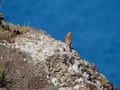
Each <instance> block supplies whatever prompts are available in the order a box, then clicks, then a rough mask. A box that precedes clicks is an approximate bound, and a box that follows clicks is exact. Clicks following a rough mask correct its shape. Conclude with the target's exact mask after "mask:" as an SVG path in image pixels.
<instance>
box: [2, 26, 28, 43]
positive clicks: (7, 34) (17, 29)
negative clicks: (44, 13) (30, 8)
mask: <svg viewBox="0 0 120 90" xmlns="http://www.w3.org/2000/svg"><path fill="white" fill-rule="evenodd" d="M29 30H30V27H21V26H14V25H12V24H8V28H7V29H6V30H5V29H3V28H1V27H0V39H5V40H7V41H8V42H10V41H11V40H12V39H13V38H15V37H16V36H18V35H22V34H24V33H26V32H27V31H29Z"/></svg>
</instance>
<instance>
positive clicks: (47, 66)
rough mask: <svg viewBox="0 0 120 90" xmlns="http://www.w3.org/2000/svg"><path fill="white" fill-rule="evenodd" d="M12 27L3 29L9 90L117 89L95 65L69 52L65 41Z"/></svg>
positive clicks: (0, 60) (0, 40) (0, 56)
mask: <svg viewBox="0 0 120 90" xmlns="http://www.w3.org/2000/svg"><path fill="white" fill-rule="evenodd" d="M10 27H12V28H9V29H10V30H8V31H7V33H6V32H5V31H3V32H0V67H2V68H3V67H4V68H5V76H4V83H5V85H4V88H6V90H13V88H14V90H30V89H37V90H50V89H51V90H117V88H116V87H115V86H114V85H113V84H112V83H111V82H109V81H108V80H107V79H106V78H105V77H104V76H103V75H102V74H101V73H99V72H98V70H97V68H96V67H95V65H94V64H91V63H89V62H88V61H86V60H84V59H83V58H81V56H80V55H79V54H78V53H77V51H75V50H74V49H73V50H72V51H69V48H68V46H67V45H66V44H65V43H64V42H61V41H58V40H55V39H54V38H52V37H51V36H50V35H48V34H46V33H45V32H44V31H41V30H35V29H33V28H28V27H20V26H19V27H16V26H14V25H13V26H10ZM14 29H15V30H17V31H19V32H20V34H16V33H15V32H14V31H13V30H14ZM24 30H25V31H24ZM8 34H10V35H8ZM7 35H8V36H9V37H8V36H7ZM12 40H13V41H14V42H11V41H12ZM1 75H2V73H1ZM1 75H0V76H1ZM2 83H3V82H2ZM0 85H1V82H0Z"/></svg>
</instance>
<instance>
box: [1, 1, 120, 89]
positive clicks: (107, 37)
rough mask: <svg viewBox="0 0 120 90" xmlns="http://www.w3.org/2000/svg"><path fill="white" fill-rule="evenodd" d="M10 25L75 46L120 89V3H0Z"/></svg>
mask: <svg viewBox="0 0 120 90" xmlns="http://www.w3.org/2000/svg"><path fill="white" fill-rule="evenodd" d="M0 8H1V9H0V12H2V13H3V14H4V16H5V20H6V21H7V22H11V23H13V24H15V25H21V26H31V27H34V28H37V29H43V30H45V31H46V32H47V33H48V34H50V35H51V36H53V37H54V38H55V39H57V40H61V41H63V42H64V41H65V40H64V39H65V35H66V34H67V32H72V33H73V43H72V46H73V48H74V49H76V50H77V51H78V52H79V54H80V55H81V56H82V57H83V58H84V59H86V60H88V61H89V62H91V63H94V64H95V65H96V66H97V68H98V70H99V71H100V72H101V73H102V74H104V75H105V77H106V78H107V79H108V80H109V81H111V82H112V83H113V84H114V85H116V86H117V87H118V88H120V0H0Z"/></svg>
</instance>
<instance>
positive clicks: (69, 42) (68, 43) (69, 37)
mask: <svg viewBox="0 0 120 90" xmlns="http://www.w3.org/2000/svg"><path fill="white" fill-rule="evenodd" d="M66 44H67V45H68V46H69V50H70V51H71V50H72V45H71V44H72V33H71V32H68V34H67V35H66Z"/></svg>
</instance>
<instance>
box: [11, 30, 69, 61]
mask: <svg viewBox="0 0 120 90" xmlns="http://www.w3.org/2000/svg"><path fill="white" fill-rule="evenodd" d="M13 47H14V48H17V49H20V50H21V51H24V52H26V53H28V54H29V55H30V56H31V57H32V58H33V60H34V61H36V62H37V61H44V60H46V59H47V58H48V57H49V56H51V55H52V54H54V53H55V51H59V53H60V54H61V55H62V54H63V53H66V52H64V50H63V47H64V48H67V45H66V44H65V43H62V42H60V41H57V40H54V39H53V38H52V37H50V36H48V35H45V34H43V33H40V32H32V31H29V32H27V34H25V35H23V36H20V37H17V38H16V39H15V43H13Z"/></svg>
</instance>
